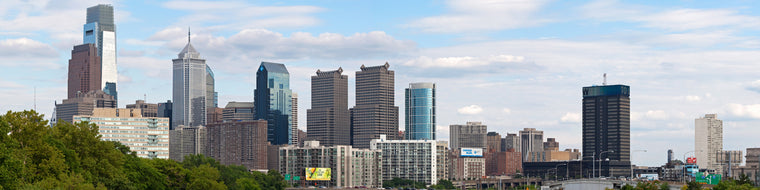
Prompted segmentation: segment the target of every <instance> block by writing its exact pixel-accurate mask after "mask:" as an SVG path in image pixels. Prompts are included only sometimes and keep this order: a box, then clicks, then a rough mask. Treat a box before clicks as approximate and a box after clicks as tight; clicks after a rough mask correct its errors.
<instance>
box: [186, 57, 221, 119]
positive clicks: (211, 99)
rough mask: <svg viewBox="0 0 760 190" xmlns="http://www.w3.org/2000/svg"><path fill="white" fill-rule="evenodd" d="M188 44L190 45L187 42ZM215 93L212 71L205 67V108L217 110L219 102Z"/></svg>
mask: <svg viewBox="0 0 760 190" xmlns="http://www.w3.org/2000/svg"><path fill="white" fill-rule="evenodd" d="M188 44H190V43H189V42H188ZM217 98H218V97H217V93H216V92H215V91H214V71H213V70H211V67H209V66H208V64H207V65H206V107H207V108H217V107H219V105H218V104H219V101H218V100H217Z"/></svg>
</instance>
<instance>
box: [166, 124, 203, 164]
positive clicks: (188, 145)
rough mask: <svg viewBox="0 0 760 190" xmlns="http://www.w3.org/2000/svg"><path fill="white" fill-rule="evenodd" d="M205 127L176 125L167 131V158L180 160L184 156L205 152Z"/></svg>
mask: <svg viewBox="0 0 760 190" xmlns="http://www.w3.org/2000/svg"><path fill="white" fill-rule="evenodd" d="M206 142H207V140H206V127H204V126H202V125H198V126H184V125H178V126H177V127H175V128H174V129H173V130H171V131H169V150H170V152H169V158H170V159H172V160H176V161H178V162H182V161H183V160H184V159H185V156H187V155H191V154H203V153H205V152H206Z"/></svg>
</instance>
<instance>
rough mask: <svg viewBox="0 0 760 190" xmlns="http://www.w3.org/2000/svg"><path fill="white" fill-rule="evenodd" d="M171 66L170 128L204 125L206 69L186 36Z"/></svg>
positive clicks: (204, 62) (206, 88)
mask: <svg viewBox="0 0 760 190" xmlns="http://www.w3.org/2000/svg"><path fill="white" fill-rule="evenodd" d="M172 62H174V63H173V76H172V77H173V79H172V83H173V88H172V99H173V104H172V125H173V126H172V128H175V127H176V126H179V125H185V126H199V125H206V111H207V105H208V104H207V101H208V98H207V95H208V91H207V90H208V85H207V81H206V80H207V75H208V70H209V69H208V66H207V65H206V60H205V59H202V58H201V55H200V53H198V51H196V50H195V48H194V47H193V45H191V44H190V33H189V32H188V36H187V45H186V46H185V48H184V49H182V51H181V52H180V53H179V54H178V55H177V59H172Z"/></svg>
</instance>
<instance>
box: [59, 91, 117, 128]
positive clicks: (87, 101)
mask: <svg viewBox="0 0 760 190" xmlns="http://www.w3.org/2000/svg"><path fill="white" fill-rule="evenodd" d="M95 108H116V100H114V99H113V96H111V95H108V94H106V93H105V92H103V91H101V90H96V91H90V92H87V93H77V94H76V97H74V98H69V99H65V100H63V102H62V103H61V104H57V103H56V104H55V117H56V119H57V120H58V121H65V122H72V121H74V116H75V115H92V113H93V112H92V111H93V110H94V109H95Z"/></svg>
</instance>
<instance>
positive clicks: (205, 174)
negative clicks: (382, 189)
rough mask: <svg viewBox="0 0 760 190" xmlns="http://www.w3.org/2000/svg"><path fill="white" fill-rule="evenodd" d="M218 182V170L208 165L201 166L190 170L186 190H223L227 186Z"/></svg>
mask: <svg viewBox="0 0 760 190" xmlns="http://www.w3.org/2000/svg"><path fill="white" fill-rule="evenodd" d="M217 180H219V170H217V169H216V168H213V167H211V166H210V165H209V164H203V165H200V166H198V167H195V168H193V169H191V170H190V185H189V186H188V187H187V188H188V189H213V190H224V189H227V186H226V185H224V182H221V183H220V182H217Z"/></svg>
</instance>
